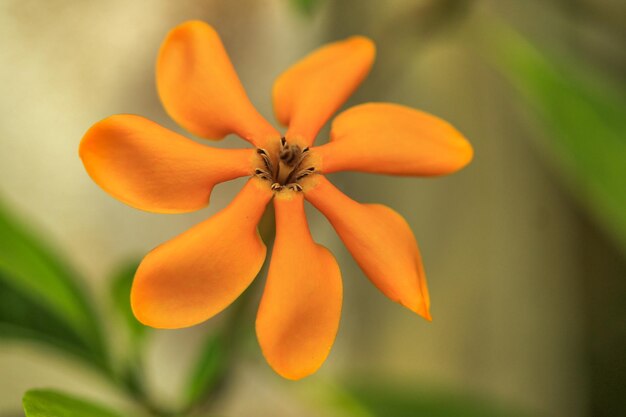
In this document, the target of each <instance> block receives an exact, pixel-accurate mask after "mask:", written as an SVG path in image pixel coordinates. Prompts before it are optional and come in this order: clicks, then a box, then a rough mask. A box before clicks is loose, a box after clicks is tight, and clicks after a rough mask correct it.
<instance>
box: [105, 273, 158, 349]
mask: <svg viewBox="0 0 626 417" xmlns="http://www.w3.org/2000/svg"><path fill="white" fill-rule="evenodd" d="M138 266H139V262H137V261H133V262H128V263H127V264H125V265H123V266H122V267H121V268H119V270H118V271H117V272H116V273H115V274H114V275H113V278H112V279H111V288H110V295H111V300H112V302H113V307H115V310H116V312H117V313H118V314H119V315H120V317H121V318H122V320H123V321H124V324H125V325H126V328H127V330H128V332H129V334H130V336H131V338H132V341H133V342H134V343H136V344H138V343H141V341H142V339H143V337H144V336H145V334H146V331H147V330H149V328H148V327H146V326H144V325H143V324H141V323H140V322H139V321H138V320H137V319H136V318H135V315H134V314H133V310H132V308H131V306H130V289H131V287H132V286H133V279H134V277H135V272H136V271H137V267H138Z"/></svg>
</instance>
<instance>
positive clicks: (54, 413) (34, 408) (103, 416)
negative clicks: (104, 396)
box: [22, 390, 122, 417]
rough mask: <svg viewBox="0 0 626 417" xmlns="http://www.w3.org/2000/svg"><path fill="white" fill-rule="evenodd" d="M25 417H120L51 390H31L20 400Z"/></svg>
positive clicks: (107, 410) (86, 402) (120, 416)
mask: <svg viewBox="0 0 626 417" xmlns="http://www.w3.org/2000/svg"><path fill="white" fill-rule="evenodd" d="M22 403H23V405H24V412H25V413H26V417H122V414H119V413H117V412H115V411H113V410H110V409H107V408H105V407H103V406H100V405H97V404H93V403H91V402H89V401H86V400H83V399H79V398H76V397H73V396H70V395H66V394H63V393H61V392H58V391H52V390H31V391H28V392H27V393H26V394H25V395H24V399H23V400H22Z"/></svg>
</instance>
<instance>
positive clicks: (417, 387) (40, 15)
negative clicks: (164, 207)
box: [0, 0, 626, 417]
mask: <svg viewBox="0 0 626 417" xmlns="http://www.w3.org/2000/svg"><path fill="white" fill-rule="evenodd" d="M624 16H626V4H625V3H624V2H623V1H620V0H541V1H539V0H476V1H469V0H386V1H384V2H382V1H377V0H338V1H333V0H239V1H228V0H204V1H200V0H178V1H167V0H135V1H122V0H110V1H106V2H88V1H79V0H47V1H36V0H2V2H1V3H0V85H1V89H0V92H1V94H0V205H1V206H2V207H4V209H3V210H4V211H6V213H10V214H7V216H9V217H8V218H10V219H11V221H12V222H17V223H16V224H20V225H21V226H20V227H25V228H26V229H27V230H29V231H30V232H31V233H32V235H33V236H35V237H36V239H38V240H42V241H44V242H46V245H47V246H48V247H49V248H51V249H52V252H53V253H55V254H56V255H55V256H59V257H62V258H63V259H64V262H66V263H68V264H69V265H71V267H72V268H73V270H74V271H75V272H76V274H77V275H78V276H79V277H80V278H79V280H80V285H81V286H82V287H84V288H85V289H86V291H87V293H88V294H89V296H90V297H91V298H90V299H91V300H93V301H92V307H93V308H94V309H95V310H96V311H97V312H98V314H99V316H100V317H101V320H102V321H103V322H104V325H105V326H106V329H107V330H106V333H105V338H106V339H107V340H108V341H109V342H110V344H111V345H112V346H113V352H114V355H116V356H117V357H125V356H127V355H128V352H127V351H128V349H129V347H128V346H129V342H128V337H127V336H125V335H124V334H123V332H122V331H120V327H122V323H121V321H122V320H121V319H120V318H119V316H118V315H116V314H115V313H114V311H113V310H114V309H115V307H114V306H113V305H112V304H114V303H111V302H109V301H108V300H109V299H110V297H109V294H110V292H111V291H110V289H109V288H110V286H111V277H112V276H114V275H115V274H116V271H119V270H120V268H122V269H123V268H124V265H128V264H132V263H133V262H135V261H136V260H138V259H140V258H141V256H142V255H143V254H145V253H146V252H147V251H149V250H150V249H151V248H152V247H154V246H156V245H157V244H159V243H160V242H162V241H165V240H167V239H169V238H171V237H173V236H175V235H176V234H178V233H180V232H182V231H183V230H185V229H187V228H188V227H189V226H191V225H193V224H195V223H197V222H199V221H200V220H202V219H204V218H206V217H208V216H210V215H211V214H212V213H214V212H216V211H218V210H219V209H220V208H222V207H224V206H225V205H226V204H227V203H228V202H229V200H230V199H231V198H232V196H234V194H235V193H236V191H237V190H238V189H239V187H240V186H241V184H242V182H241V181H234V182H232V183H227V184H224V185H221V186H219V187H217V188H216V189H215V191H214V192H213V197H212V204H211V206H210V207H208V208H206V209H204V210H201V211H200V212H198V213H194V214H189V215H157V214H149V213H144V212H140V211H136V210H134V209H131V208H129V207H126V206H124V205H123V204H121V203H119V202H117V201H116V200H114V199H112V198H110V197H109V196H108V195H106V194H105V193H104V192H103V191H102V190H101V189H99V188H98V187H97V186H96V185H95V184H94V183H93V182H92V181H91V180H90V179H89V177H88V176H87V174H86V173H85V171H84V169H83V166H82V164H81V162H80V160H79V158H78V144H79V141H80V139H81V137H82V135H83V134H84V132H85V131H86V130H87V129H88V128H89V126H91V124H93V123H94V122H96V121H98V120H100V119H102V118H104V117H107V116H109V115H111V114H116V113H134V114H140V115H143V116H145V117H148V118H150V119H152V120H155V121H157V122H158V123H160V124H163V125H165V126H167V127H169V128H172V129H175V130H178V131H180V129H179V128H178V127H177V126H175V125H174V123H173V122H172V121H171V120H170V119H169V118H168V117H167V115H166V114H165V112H164V110H163V109H162V107H161V105H160V103H159V100H158V97H157V94H156V89H155V83H154V62H155V58H156V54H157V51H158V48H159V45H160V42H161V41H162V39H163V37H164V35H165V34H166V33H167V31H168V30H169V29H171V28H172V27H173V26H175V25H177V24H179V23H181V22H183V21H185V20H188V19H200V20H205V21H207V22H209V23H210V24H212V25H213V26H214V27H215V28H216V29H217V30H218V32H219V33H220V35H221V36H222V38H223V41H224V43H225V45H226V48H227V50H228V51H229V53H230V56H231V59H232V60H233V62H234V65H235V67H236V69H237V71H238V73H239V75H240V78H241V80H242V82H243V84H244V86H245V87H246V89H247V91H248V94H249V96H250V98H251V100H252V102H253V103H254V104H255V105H256V106H257V108H258V109H259V110H260V112H261V113H262V114H263V115H264V116H266V117H267V118H268V119H269V120H274V119H273V116H272V109H271V101H270V92H271V87H272V83H273V80H274V79H275V78H276V76H277V75H279V74H280V73H281V72H282V71H283V70H284V69H286V68H287V67H288V66H289V65H291V64H292V63H294V62H295V61H296V60H298V59H299V58H301V57H302V56H304V55H305V54H306V53H308V52H309V51H310V50H312V49H314V48H316V47H318V46H319V45H321V44H323V43H325V42H328V41H331V40H336V39H340V38H343V37H347V36H350V35H352V34H362V35H366V36H369V37H371V38H372V39H373V40H374V41H375V42H376V44H377V47H378V55H377V61H376V63H375V65H374V67H373V69H372V72H371V73H370V76H369V78H368V79H367V80H366V81H365V82H364V84H363V85H362V86H361V88H360V89H359V90H358V91H357V93H356V94H355V95H354V97H353V98H352V99H351V100H350V102H349V103H348V105H351V104H356V103H361V102H365V101H390V102H396V103H401V104H404V105H408V106H412V107H416V108H420V109H423V110H426V111H428V112H431V113H434V114H436V115H438V116H440V117H442V118H444V119H446V120H449V121H450V122H452V123H453V124H454V125H455V126H456V127H457V128H458V129H459V130H460V131H461V132H463V133H464V134H465V135H466V136H467V138H468V139H469V140H470V142H471V143H472V144H473V146H474V148H475V159H474V161H473V162H472V164H471V165H470V166H469V167H467V168H466V169H464V170H463V171H461V172H459V173H457V174H454V175H451V176H448V177H444V178H436V179H412V178H391V177H380V176H374V175H367V174H348V173H346V174H336V175H334V176H333V181H334V182H335V183H336V184H337V185H338V186H339V187H340V188H341V189H342V190H343V191H345V192H346V193H348V194H349V195H350V196H352V197H353V198H354V199H356V200H358V201H361V202H379V203H383V204H386V205H389V206H390V207H392V208H394V209H395V210H397V211H399V212H400V213H401V214H403V215H404V216H405V217H406V219H407V220H408V222H409V223H410V225H411V227H412V229H413V230H414V232H415V235H416V237H417V238H418V241H419V242H420V245H421V249H422V255H423V258H424V262H425V266H426V272H427V275H428V278H429V285H430V289H431V297H432V303H433V306H432V313H433V317H434V320H433V322H432V323H427V322H425V321H424V320H421V319H419V318H418V317H417V316H415V315H413V314H411V313H410V312H409V311H408V310H405V309H403V308H402V307H400V306H399V305H396V304H394V303H392V302H390V301H389V300H387V299H386V298H385V297H384V296H382V295H381V294H380V293H378V291H376V289H375V288H374V287H373V286H372V285H371V284H370V283H369V282H368V281H367V280H366V279H365V277H364V276H363V274H362V273H361V272H360V270H359V269H358V267H357V265H356V264H355V262H354V261H353V260H352V259H351V258H350V256H349V253H348V252H347V250H346V249H345V248H344V247H343V246H342V244H341V242H340V241H339V239H338V238H337V237H336V235H335V234H334V232H333V230H332V228H331V227H330V226H329V224H328V223H327V222H326V220H325V219H324V218H323V217H322V216H321V215H319V214H317V213H315V212H314V211H313V210H311V211H310V212H309V213H310V216H309V220H310V223H311V225H312V229H313V234H314V237H315V238H316V240H317V241H318V242H320V243H322V244H323V245H325V246H327V247H329V248H330V249H331V250H332V251H333V253H334V254H335V256H336V257H337V259H338V261H339V264H340V266H341V268H342V272H343V277H344V285H345V291H344V292H345V300H344V312H343V316H342V322H341V327H340V332H339V335H338V337H337V340H336V343H335V346H334V348H333V351H332V353H331V355H330V357H329V359H328V361H327V363H326V364H325V365H324V366H323V367H322V369H321V370H320V371H319V372H318V373H317V374H316V375H314V376H312V377H310V378H307V379H305V380H304V381H301V382H296V383H294V382H290V381H286V380H283V379H281V378H280V377H278V376H277V375H275V374H274V373H273V372H272V371H271V369H270V368H269V367H268V366H267V365H266V363H265V362H264V360H263V358H262V356H261V353H260V350H259V348H258V346H257V345H256V341H255V340H254V334H253V323H254V320H253V317H254V314H253V313H254V312H253V311H252V312H251V313H250V314H249V315H248V316H247V317H246V318H245V320H242V321H241V323H240V324H238V325H240V326H243V327H244V333H245V332H248V333H249V334H248V336H246V337H245V338H244V339H245V342H244V346H243V348H242V349H240V351H239V353H238V356H237V358H236V360H234V361H232V362H230V363H229V368H230V371H231V375H230V377H229V383H228V384H225V387H224V389H222V390H220V391H219V396H217V397H216V398H215V399H214V400H213V401H212V402H211V404H210V406H211V407H210V409H208V410H207V412H206V414H204V415H216V414H215V413H217V415H222V416H233V417H235V416H241V417H243V416H272V417H282V416H298V417H319V416H331V417H332V416H379V415H380V416H385V417H394V416H413V415H415V416H418V415H424V416H442V417H443V416H453V415H454V416H461V417H462V416H466V415H494V416H495V415H499V416H546V417H603V416H607V417H618V416H622V415H626V363H625V359H624V358H625V357H626V355H625V354H626V204H625V203H626V170H625V167H626V151H625V149H626V137H625V135H624V132H625V131H626V130H624V129H622V128H626V110H625V107H624V91H625V88H624V87H625V81H626V75H625V74H626V42H625V41H626V29H625V25H624V21H625V20H624ZM326 138H327V130H324V131H323V133H322V134H321V135H320V137H319V138H318V140H319V141H325V140H326ZM242 143H243V142H238V139H236V138H227V139H226V140H225V141H223V142H220V143H219V144H216V146H225V147H233V146H240V145H241V144H242ZM3 230H4V229H1V228H0V233H3ZM4 232H5V233H6V231H4ZM9 238H10V236H9V235H8V234H5V236H0V239H5V240H6V239H9ZM6 244H7V243H6V242H5V245H6ZM8 244H10V242H9V243H8ZM6 248H7V246H5V247H4V249H5V251H6ZM0 250H2V246H1V245H0ZM6 253H8V252H6ZM5 261H6V260H5ZM5 263H6V262H5ZM2 267H3V260H2V256H1V255H0V270H1V269H2ZM9 281H10V280H9ZM9 281H7V282H9ZM261 289H262V282H261V283H260V285H257V286H255V287H253V288H252V290H251V291H252V292H253V293H252V294H251V297H252V298H253V302H252V303H253V304H255V303H256V300H258V297H259V295H260V291H261ZM7 294H12V293H8V292H7ZM7 297H8V296H5V297H4V298H3V302H4V303H5V307H6V306H8V305H10V304H11V300H13V302H14V303H17V304H19V302H18V301H16V300H17V298H15V297H13V298H7ZM20 300H21V298H20ZM5 310H6V308H5ZM1 311H2V309H1V308H0V312H1ZM228 314H229V313H228V312H226V313H223V314H221V315H220V316H218V317H216V318H215V319H212V320H211V321H209V322H208V323H206V324H203V325H201V326H197V327H195V328H191V329H184V330H177V331H154V332H151V333H150V334H149V335H147V336H146V338H148V341H145V342H144V344H145V347H144V348H143V350H142V351H141V352H139V353H138V355H140V356H141V357H142V358H143V362H144V366H145V375H146V380H147V381H148V382H147V388H146V389H147V391H148V392H149V394H150V395H151V396H152V397H153V398H156V399H158V402H159V403H160V404H165V405H167V406H172V407H175V406H176V405H177V404H179V403H180V401H181V399H180V398H181V395H180V391H181V389H182V388H181V387H183V386H184V385H185V379H186V378H187V375H188V374H189V372H190V369H191V368H193V367H194V366H195V365H194V363H195V360H196V357H197V355H198V354H199V352H200V351H201V349H202V346H203V340H204V339H205V338H206V337H207V335H210V334H211V333H212V332H213V331H214V330H215V328H216V326H219V325H220V324H221V323H222V322H224V320H227V318H228ZM9 316H10V315H9ZM2 320H5V321H6V320H9V319H7V318H6V317H4V318H3V317H2V316H1V314H0V415H1V416H7V417H12V416H18V415H22V414H21V398H22V395H23V394H24V392H25V391H27V390H28V389H31V388H38V387H53V388H58V389H61V390H63V391H65V392H69V393H73V394H76V395H78V396H82V397H86V398H90V399H93V400H96V401H98V402H100V403H103V404H108V405H109V406H111V407H115V408H118V409H120V410H127V411H125V412H126V413H127V414H122V415H133V416H134V415H138V416H139V415H142V414H141V413H142V411H141V410H140V408H139V407H138V406H137V405H136V404H134V401H133V398H132V396H128V395H125V394H124V393H123V390H119V389H117V388H116V387H115V385H114V384H111V383H110V381H108V380H107V379H106V378H103V377H102V376H101V375H100V373H99V372H97V371H94V369H92V367H90V366H88V365H86V364H85V363H84V362H83V361H77V360H75V359H74V357H73V356H72V355H71V354H66V353H64V352H63V349H58V348H55V347H53V346H52V345H50V344H48V343H45V342H42V341H40V340H39V341H38V340H37V338H36V337H35V338H27V337H14V335H11V334H10V332H3V331H2V329H3V327H2ZM35 320H36V319H35ZM17 321H19V319H18V320H17ZM5 324H6V323H5ZM9 324H11V323H9ZM44 332H45V330H44ZM5 333H6V334H5ZM5 336H6V337H5ZM420 407H421V408H420ZM454 407H456V408H454ZM477 407H485V408H484V409H485V410H486V409H488V410H490V411H489V412H492V413H493V414H488V413H487V412H486V411H485V412H479V414H471V413H472V412H475V411H471V410H475V409H476V408H477ZM128 410H133V411H128ZM381 410H382V411H381ZM419 410H421V411H419ZM446 410H447V411H446ZM450 410H457V411H450ZM210 413H213V414H210ZM403 413H404V414H403Z"/></svg>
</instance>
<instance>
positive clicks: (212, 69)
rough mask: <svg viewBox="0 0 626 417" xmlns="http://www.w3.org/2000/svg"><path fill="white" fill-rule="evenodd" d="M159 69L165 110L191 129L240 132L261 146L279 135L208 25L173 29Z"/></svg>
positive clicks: (209, 134)
mask: <svg viewBox="0 0 626 417" xmlns="http://www.w3.org/2000/svg"><path fill="white" fill-rule="evenodd" d="M156 72H157V75H156V79H157V88H158V91H159V96H160V97H161V101H162V102H163V106H164V107H165V110H167V112H168V113H169V115H170V116H171V117H172V119H174V120H176V122H178V123H179V124H180V125H181V126H183V127H184V128H185V129H187V130H189V131H190V132H191V133H193V134H195V135H198V136H201V137H204V138H208V139H221V138H223V137H224V136H226V135H228V134H230V133H236V134H238V135H239V136H241V137H242V138H244V139H246V140H248V141H249V142H251V143H252V144H254V145H255V146H257V147H263V146H266V143H267V141H269V140H274V141H276V140H278V138H279V137H280V135H279V134H278V132H276V130H275V129H274V128H273V127H272V126H271V125H270V124H269V123H268V122H267V121H266V120H265V119H264V118H263V117H262V116H261V115H260V114H259V113H258V112H257V111H256V109H255V108H254V106H253V105H252V104H251V103H250V100H249V99H248V96H247V95H246V92H245V90H244V88H243V86H242V85H241V81H239V77H238V76H237V73H236V72H235V69H234V68H233V65H232V63H231V62H230V59H229V58H228V54H227V53H226V50H225V49H224V45H223V44H222V41H221V39H220V37H219V35H218V34H217V32H215V30H214V29H213V28H212V27H211V26H209V25H207V24H206V23H204V22H200V21H189V22H186V23H183V24H181V25H179V26H177V27H176V28H174V29H173V30H172V31H171V32H170V33H169V34H168V35H167V37H166V38H165V41H164V42H163V45H162V46H161V50H160V52H159V58H158V60H157V71H156Z"/></svg>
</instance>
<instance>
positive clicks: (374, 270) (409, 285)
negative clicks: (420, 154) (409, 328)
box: [306, 176, 431, 320]
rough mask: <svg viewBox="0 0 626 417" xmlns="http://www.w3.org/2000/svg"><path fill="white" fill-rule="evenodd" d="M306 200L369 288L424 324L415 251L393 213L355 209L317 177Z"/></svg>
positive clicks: (372, 207) (425, 301) (425, 305)
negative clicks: (334, 233) (329, 227)
mask: <svg viewBox="0 0 626 417" xmlns="http://www.w3.org/2000/svg"><path fill="white" fill-rule="evenodd" d="M306 198H307V200H308V201H310V202H311V204H313V205H314V206H315V207H316V208H317V209H318V210H320V211H321V212H322V213H324V215H325V216H326V217H327V218H328V220H329V221H330V223H331V224H332V225H333V227H334V228H335V230H336V231H337V234H338V235H339V237H340V238H341V240H342V241H343V243H344V244H345V245H346V247H347V248H348V250H349V251H350V253H351V254H352V256H353V257H354V259H355V260H356V262H357V263H358V264H359V266H360V267H361V269H362V270H363V272H364V273H365V275H367V277H368V278H369V279H370V281H372V283H373V284H374V285H375V286H376V287H377V288H378V289H379V290H380V291H382V292H383V294H385V295H386V296H387V297H389V298H390V299H391V300H393V301H395V302H397V303H400V304H402V305H403V306H405V307H407V308H408V309H410V310H412V311H414V312H416V313H417V314H419V315H420V316H422V317H424V318H425V319H427V320H430V319H431V317H430V313H429V308H430V298H429V296H428V289H427V287H426V276H425V274H424V269H423V266H422V260H421V257H420V253H419V249H418V247H417V242H416V241H415V237H414V236H413V233H412V232H411V228H410V227H409V225H408V224H407V222H406V221H405V220H404V219H403V218H402V216H400V215H399V214H398V213H396V212H395V211H393V210H392V209H390V208H389V207H385V206H382V205H378V204H359V203H357V202H356V201H354V200H352V199H350V198H349V197H348V196H346V195H345V194H343V193H342V192H341V191H339V190H338V189H337V188H335V186H333V185H332V184H331V183H330V182H329V181H328V180H327V179H326V178H324V177H322V176H319V180H318V182H317V185H316V186H315V187H313V188H311V189H309V190H308V191H306Z"/></svg>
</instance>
